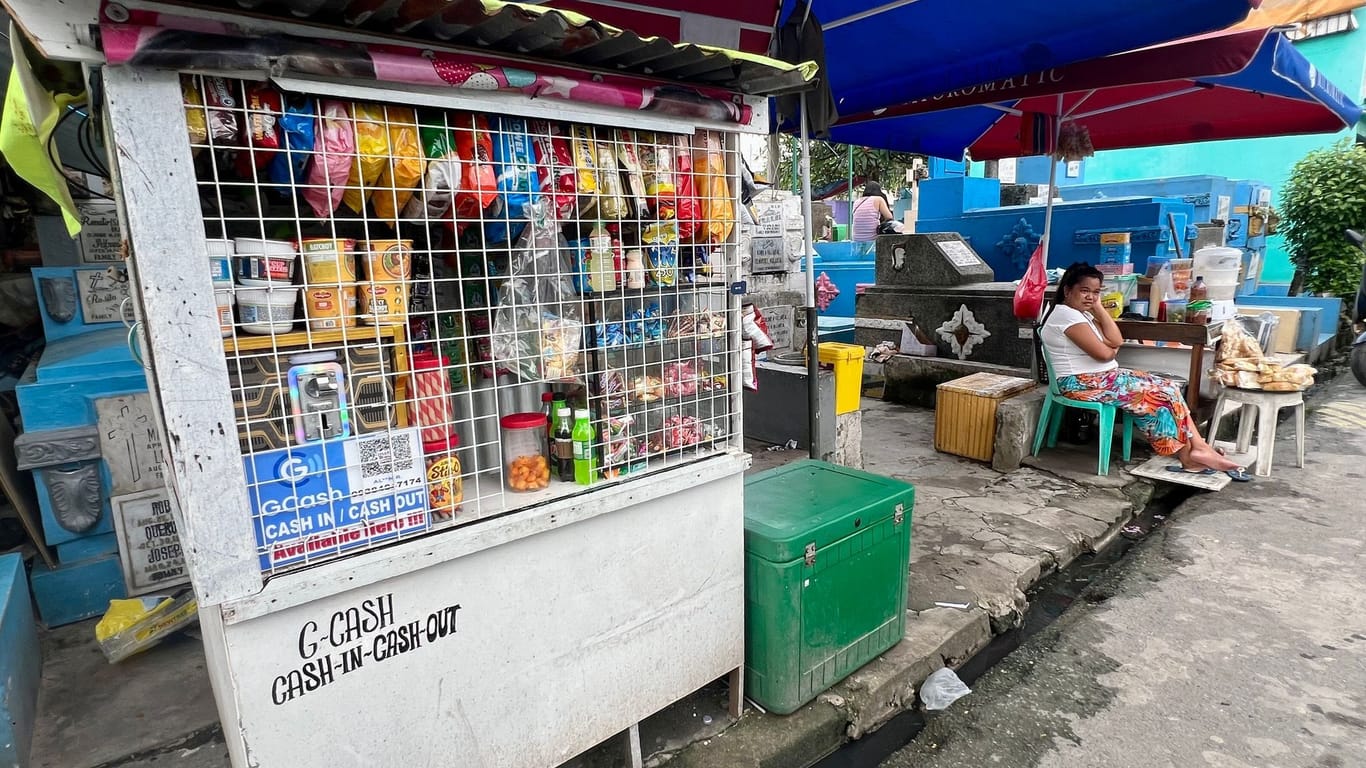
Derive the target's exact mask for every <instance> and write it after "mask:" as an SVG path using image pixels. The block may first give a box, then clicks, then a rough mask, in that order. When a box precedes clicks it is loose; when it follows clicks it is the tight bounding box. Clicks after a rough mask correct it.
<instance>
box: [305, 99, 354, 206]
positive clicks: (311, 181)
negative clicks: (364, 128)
mask: <svg viewBox="0 0 1366 768" xmlns="http://www.w3.org/2000/svg"><path fill="white" fill-rule="evenodd" d="M314 141H315V146H316V149H317V156H316V157H315V158H314V159H313V164H312V165H310V166H309V167H308V175H307V177H306V181H307V182H308V186H306V187H304V193H303V194H304V201H305V202H307V203H308V205H309V207H310V208H312V209H313V213H315V214H316V215H317V216H318V217H319V218H324V219H325V218H328V217H329V216H331V215H332V212H333V211H335V210H337V206H338V205H340V204H341V199H342V195H343V193H345V191H346V180H347V178H348V177H349V175H350V173H351V164H352V162H353V161H354V160H355V156H356V134H355V132H354V131H353V130H352V128H351V117H350V114H349V113H348V111H347V106H346V104H345V103H343V102H340V101H324V102H323V103H322V108H321V109H320V110H319V117H318V121H317V126H316V128H315V130H314Z"/></svg>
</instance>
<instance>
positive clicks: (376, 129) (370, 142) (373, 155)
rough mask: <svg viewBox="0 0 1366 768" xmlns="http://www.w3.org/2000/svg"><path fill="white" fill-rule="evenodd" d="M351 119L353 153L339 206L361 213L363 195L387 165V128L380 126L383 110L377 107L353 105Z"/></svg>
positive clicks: (370, 188)
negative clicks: (353, 142)
mask: <svg viewBox="0 0 1366 768" xmlns="http://www.w3.org/2000/svg"><path fill="white" fill-rule="evenodd" d="M351 116H352V117H353V118H354V119H355V130H356V154H355V157H354V158H353V159H352V161H351V175H350V176H349V177H347V179H346V193H345V194H343V195H342V203H344V204H345V205H346V207H347V208H350V209H351V210H353V211H355V212H356V213H364V212H365V198H366V196H367V195H369V194H371V193H372V192H374V191H375V189H374V188H375V184H377V183H378V182H379V177H380V174H382V173H384V169H385V167H386V166H388V165H389V129H388V128H387V127H385V125H384V107H382V106H380V105H378V104H353V105H351Z"/></svg>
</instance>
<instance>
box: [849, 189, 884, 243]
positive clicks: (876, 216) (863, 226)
mask: <svg viewBox="0 0 1366 768" xmlns="http://www.w3.org/2000/svg"><path fill="white" fill-rule="evenodd" d="M852 218H853V222H852V226H851V227H850V228H849V229H850V232H849V239H851V240H858V241H863V242H867V241H871V240H874V239H876V238H877V236H878V230H879V228H880V227H881V226H882V225H883V224H884V223H885V222H889V221H892V220H893V218H894V217H893V216H892V209H891V208H890V207H889V206H888V205H887V196H886V195H885V194H883V192H882V185H881V184H879V183H877V182H876V181H870V182H868V183H867V184H865V185H863V197H860V198H859V199H858V200H857V201H855V202H854V207H853V212H852Z"/></svg>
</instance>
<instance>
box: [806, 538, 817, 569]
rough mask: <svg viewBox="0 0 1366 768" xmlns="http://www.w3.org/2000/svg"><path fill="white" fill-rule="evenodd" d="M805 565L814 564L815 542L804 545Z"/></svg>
mask: <svg viewBox="0 0 1366 768" xmlns="http://www.w3.org/2000/svg"><path fill="white" fill-rule="evenodd" d="M806 564H807V565H815V564H816V542H814V541H813V542H811V543H810V544H807V545H806Z"/></svg>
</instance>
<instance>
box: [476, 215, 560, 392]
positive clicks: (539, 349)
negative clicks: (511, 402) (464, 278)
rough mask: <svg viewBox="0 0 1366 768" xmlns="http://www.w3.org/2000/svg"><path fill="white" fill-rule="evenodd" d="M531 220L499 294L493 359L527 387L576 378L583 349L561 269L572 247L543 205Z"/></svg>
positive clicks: (492, 343)
mask: <svg viewBox="0 0 1366 768" xmlns="http://www.w3.org/2000/svg"><path fill="white" fill-rule="evenodd" d="M527 214H528V216H529V217H530V219H531V222H530V224H529V225H528V226H527V227H526V229H525V230H523V232H522V235H521V237H520V238H519V239H518V241H517V246H516V248H515V249H514V251H513V255H512V262H511V265H510V270H509V271H510V276H509V279H508V280H507V282H505V283H503V285H502V286H501V288H500V290H499V292H498V294H499V304H498V309H497V310H496V311H495V312H494V316H493V331H492V334H491V336H492V338H491V342H490V345H491V351H492V357H493V360H494V361H495V363H497V365H498V367H499V368H500V369H503V370H508V371H511V372H512V373H515V374H517V375H518V376H519V377H520V378H521V379H522V380H523V381H541V380H545V379H551V380H554V379H560V378H567V377H569V376H573V375H575V374H577V373H578V370H579V362H580V359H579V358H580V354H579V350H580V349H581V348H582V346H583V343H582V340H583V326H582V322H581V320H580V317H579V309H578V303H577V298H578V297H577V296H576V295H575V293H574V286H573V284H572V283H571V282H570V281H569V279H568V277H567V275H568V274H569V272H568V270H567V269H565V268H564V265H563V263H562V261H563V258H564V257H563V254H565V253H566V252H567V251H568V244H567V243H566V242H565V239H564V234H563V233H562V232H561V231H560V227H559V224H558V222H557V221H556V219H555V217H554V216H552V215H551V214H550V211H549V210H548V206H547V205H546V204H545V202H544V200H543V199H542V200H538V201H536V202H532V203H529V204H528V205H527Z"/></svg>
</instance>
